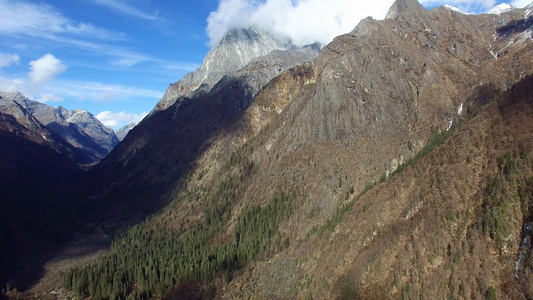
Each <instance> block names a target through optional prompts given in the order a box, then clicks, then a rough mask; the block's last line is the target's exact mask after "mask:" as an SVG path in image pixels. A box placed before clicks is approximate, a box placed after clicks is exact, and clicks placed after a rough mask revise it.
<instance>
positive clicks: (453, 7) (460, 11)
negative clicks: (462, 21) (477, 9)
mask: <svg viewBox="0 0 533 300" xmlns="http://www.w3.org/2000/svg"><path fill="white" fill-rule="evenodd" d="M444 8H446V9H447V10H451V11H454V12H458V13H460V14H463V15H469V13H467V12H465V11H462V10H460V9H459V8H457V7H455V6H451V5H448V4H444Z"/></svg>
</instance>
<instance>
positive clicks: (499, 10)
mask: <svg viewBox="0 0 533 300" xmlns="http://www.w3.org/2000/svg"><path fill="white" fill-rule="evenodd" d="M513 9H515V7H514V6H512V5H511V4H509V3H502V4H498V5H496V6H495V7H494V8H493V9H491V10H489V11H488V12H487V13H489V14H491V15H500V14H503V13H506V12H508V11H510V10H513Z"/></svg>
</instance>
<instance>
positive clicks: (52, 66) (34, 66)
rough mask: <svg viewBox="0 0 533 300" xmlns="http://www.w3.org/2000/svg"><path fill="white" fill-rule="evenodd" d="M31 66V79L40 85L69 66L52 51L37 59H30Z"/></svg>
mask: <svg viewBox="0 0 533 300" xmlns="http://www.w3.org/2000/svg"><path fill="white" fill-rule="evenodd" d="M30 66H31V71H30V74H29V76H30V79H31V81H32V82H33V83H35V84H38V85H41V84H44V83H46V82H48V81H49V80H51V79H53V78H54V77H55V76H57V75H58V74H60V73H63V72H65V71H66V70H67V67H66V66H65V65H64V64H63V63H62V62H61V61H60V60H59V59H57V58H55V57H54V56H53V55H52V54H50V53H48V54H45V55H44V56H43V57H41V58H39V59H37V60H33V61H30Z"/></svg>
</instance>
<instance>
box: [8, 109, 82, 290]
mask: <svg viewBox="0 0 533 300" xmlns="http://www.w3.org/2000/svg"><path fill="white" fill-rule="evenodd" d="M13 110H15V109H13ZM13 110H12V111H11V113H14V111H13ZM79 161H80V157H79V156H78V153H77V151H76V149H75V148H74V147H72V145H70V144H68V143H66V142H65V141H64V140H63V139H62V138H61V137H60V136H59V135H57V134H55V133H54V132H52V131H50V130H49V129H48V128H47V127H46V126H44V125H43V124H42V123H40V122H39V121H38V120H37V119H36V118H35V117H33V115H31V114H30V113H29V112H28V111H27V110H26V109H25V108H24V107H22V106H19V107H18V109H17V112H16V113H15V114H14V115H11V114H5V113H3V112H0V165H1V166H2V168H1V170H0V204H1V206H2V209H1V211H0V219H1V220H2V226H1V228H0V244H1V245H2V247H0V248H1V249H0V265H1V267H0V282H7V281H8V279H10V275H11V274H12V272H13V271H14V270H16V269H17V268H20V266H21V265H20V259H21V258H22V257H24V256H25V255H28V254H29V253H32V251H35V249H36V248H38V247H36V245H40V246H42V245H49V244H50V243H51V244H53V243H54V242H56V241H59V240H61V239H63V238H65V237H64V236H63V237H62V236H61V233H64V232H68V231H69V230H74V228H75V227H74V226H71V227H70V228H65V227H64V226H65V225H72V223H62V222H61V221H60V220H64V219H67V218H70V217H72V216H74V214H70V215H63V216H58V215H56V213H59V212H62V213H66V212H67V211H66V210H65V209H64V208H65V207H66V206H65V205H62V204H60V203H59V202H61V201H58V199H57V198H58V197H57V194H61V193H63V188H62V187H63V186H68V185H70V184H73V183H74V182H75V181H76V180H78V179H80V178H81V177H82V175H83V173H84V169H83V168H82V167H80V166H79V164H78V163H79ZM50 195H53V196H50ZM55 224H60V225H61V227H62V229H61V230H58V231H56V230H53V228H54V226H55ZM58 227H59V226H58ZM67 236H68V235H67ZM41 250H42V248H41Z"/></svg>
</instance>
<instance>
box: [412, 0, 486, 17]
mask: <svg viewBox="0 0 533 300" xmlns="http://www.w3.org/2000/svg"><path fill="white" fill-rule="evenodd" d="M419 1H420V4H422V5H424V6H431V7H434V6H441V5H444V4H448V5H452V6H455V7H457V8H459V9H460V10H462V11H465V12H467V13H471V14H480V13H485V12H487V11H488V10H490V9H491V8H493V7H494V6H496V0H449V1H443V0H419Z"/></svg>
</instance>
